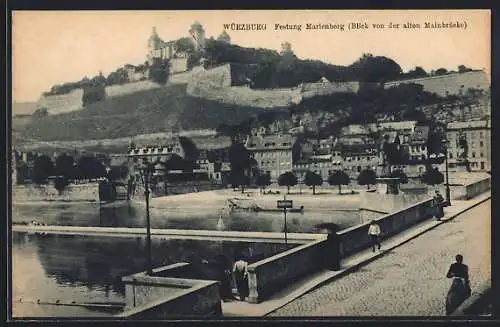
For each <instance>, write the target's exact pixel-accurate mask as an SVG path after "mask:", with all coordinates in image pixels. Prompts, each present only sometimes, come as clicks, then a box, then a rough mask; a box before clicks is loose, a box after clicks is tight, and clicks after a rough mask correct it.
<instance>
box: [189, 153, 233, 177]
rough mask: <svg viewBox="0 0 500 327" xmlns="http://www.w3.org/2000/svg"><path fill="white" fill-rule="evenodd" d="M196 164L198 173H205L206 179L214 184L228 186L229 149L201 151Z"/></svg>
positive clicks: (229, 171) (229, 170) (229, 168)
mask: <svg viewBox="0 0 500 327" xmlns="http://www.w3.org/2000/svg"><path fill="white" fill-rule="evenodd" d="M196 164H197V165H198V166H199V167H200V168H199V171H203V172H206V173H207V175H208V178H209V179H210V180H211V181H213V182H214V183H216V184H223V185H225V184H228V181H229V175H230V174H231V163H230V162H229V148H220V149H201V150H200V151H199V157H198V160H196Z"/></svg>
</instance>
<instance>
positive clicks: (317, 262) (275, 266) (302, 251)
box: [248, 199, 433, 303]
mask: <svg viewBox="0 0 500 327" xmlns="http://www.w3.org/2000/svg"><path fill="white" fill-rule="evenodd" d="M432 205H433V200H432V199H426V200H424V201H420V202H418V203H415V204H413V205H411V206H409V207H407V208H404V209H401V210H398V211H396V212H394V213H392V214H388V215H384V216H382V217H381V218H378V219H376V221H377V223H378V224H379V225H380V228H381V230H382V234H383V237H388V236H392V235H395V234H397V233H399V232H401V231H403V230H405V229H407V228H408V227H410V226H412V225H414V224H416V223H418V222H420V221H423V220H425V219H428V218H431V217H432ZM368 226H369V222H366V223H364V224H360V225H357V226H354V227H351V228H348V229H346V230H343V231H341V232H339V233H338V235H339V237H340V240H341V256H342V257H346V256H349V255H352V254H354V253H356V252H359V251H361V250H363V249H365V248H368V247H369V246H370V240H369V238H368V236H367V232H368ZM325 246H326V241H325V239H320V240H317V241H314V242H312V243H309V244H304V245H302V246H299V247H296V248H294V249H292V250H289V251H286V252H283V253H280V254H277V255H275V256H272V257H270V258H267V259H265V260H261V261H258V262H256V263H253V264H251V265H249V266H248V272H249V281H248V283H249V288H250V294H249V299H248V301H249V302H252V303H258V302H261V301H262V300H263V299H265V298H266V297H268V296H269V295H271V294H272V293H274V292H276V291H277V290H279V289H280V288H282V287H283V286H285V285H287V284H289V283H291V282H295V281H297V280H298V279H300V278H302V277H304V276H306V275H307V274H310V273H312V272H315V271H318V269H321V267H322V264H323V263H322V255H323V253H324V247H325Z"/></svg>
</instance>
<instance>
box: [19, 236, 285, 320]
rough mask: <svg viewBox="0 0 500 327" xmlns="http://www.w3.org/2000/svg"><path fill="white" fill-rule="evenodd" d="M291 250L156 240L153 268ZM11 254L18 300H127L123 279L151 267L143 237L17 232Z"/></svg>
mask: <svg viewBox="0 0 500 327" xmlns="http://www.w3.org/2000/svg"><path fill="white" fill-rule="evenodd" d="M292 246H293V245H289V246H288V247H285V245H284V244H266V243H245V242H229V241H228V242H225V241H199V240H161V239H153V242H152V254H153V264H154V266H162V265H168V264H172V263H176V262H181V261H184V262H188V261H193V260H194V261H196V262H200V261H201V259H205V260H208V261H210V262H212V260H213V258H214V257H215V256H216V255H217V254H220V253H224V255H225V256H226V257H227V258H229V259H233V258H234V256H235V255H236V254H240V253H244V254H245V255H246V256H248V257H249V258H250V259H249V261H250V262H254V261H257V260H261V259H262V258H265V257H269V256H271V255H274V254H276V253H279V252H282V251H283V250H285V249H287V248H291V247H292ZM12 251H13V298H14V299H19V298H24V299H42V300H66V301H76V302H87V301H90V300H92V301H103V302H106V301H115V302H116V301H118V302H123V301H124V295H125V290H124V286H123V284H122V283H121V277H122V276H124V275H128V274H132V273H136V272H139V271H143V270H144V269H145V264H146V260H145V240H144V239H143V238H140V237H137V238H112V237H83V236H73V235H45V236H39V235H29V234H27V233H17V232H16V233H13V242H12ZM28 267H31V268H28ZM35 267H41V269H34V268H35ZM213 269H214V267H213V266H211V265H210V264H209V265H207V267H206V271H205V272H206V273H205V277H212V278H215V275H214V274H215V272H214V270H213ZM25 306H26V305H25ZM14 307H15V308H17V312H14V314H15V315H16V316H26V315H28V316H29V315H30V312H31V311H30V310H31V309H32V308H30V309H29V310H26V309H25V308H24V309H23V307H21V308H20V307H19V305H17V306H14ZM38 309H39V310H42V309H43V310H45V311H42V312H43V315H44V316H51V315H56V316H57V315H59V316H60V315H61V313H59V314H54V309H53V308H52V307H50V306H49V307H44V308H41V309H40V308H38ZM58 310H61V308H58ZM72 310H74V309H72ZM81 310H82V312H83V311H85V310H86V309H81ZM87 311H88V310H87ZM79 314H80V313H79ZM81 314H83V313H81ZM85 314H86V315H88V314H89V313H88V312H87V313H85ZM62 315H65V314H62Z"/></svg>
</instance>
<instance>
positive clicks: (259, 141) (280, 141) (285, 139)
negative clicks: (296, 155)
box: [246, 134, 297, 150]
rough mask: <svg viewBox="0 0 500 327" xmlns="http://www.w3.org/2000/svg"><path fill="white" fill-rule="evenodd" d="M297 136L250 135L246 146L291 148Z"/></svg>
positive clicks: (260, 148)
mask: <svg viewBox="0 0 500 327" xmlns="http://www.w3.org/2000/svg"><path fill="white" fill-rule="evenodd" d="M296 139H297V138H296V137H295V136H293V135H290V134H275V135H262V136H250V137H249V138H248V140H247V142H246V147H247V148H248V149H251V150H264V149H291V148H292V147H293V145H294V143H295V140H296Z"/></svg>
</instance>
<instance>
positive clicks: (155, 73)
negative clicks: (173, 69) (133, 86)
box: [149, 60, 170, 85]
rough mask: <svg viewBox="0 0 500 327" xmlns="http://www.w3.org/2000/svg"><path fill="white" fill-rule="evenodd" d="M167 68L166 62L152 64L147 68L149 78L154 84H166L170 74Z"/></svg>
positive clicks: (168, 63) (167, 63)
mask: <svg viewBox="0 0 500 327" xmlns="http://www.w3.org/2000/svg"><path fill="white" fill-rule="evenodd" d="M169 66H170V62H169V61H168V60H163V61H156V62H154V63H153V64H152V65H151V67H150V68H149V78H150V79H151V80H152V81H153V82H155V83H158V84H161V85H164V84H166V83H167V81H168V76H169V73H170V70H169Z"/></svg>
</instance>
